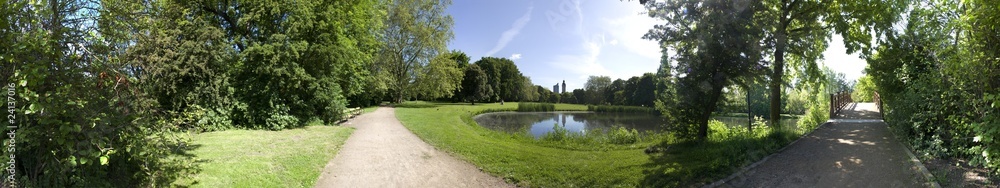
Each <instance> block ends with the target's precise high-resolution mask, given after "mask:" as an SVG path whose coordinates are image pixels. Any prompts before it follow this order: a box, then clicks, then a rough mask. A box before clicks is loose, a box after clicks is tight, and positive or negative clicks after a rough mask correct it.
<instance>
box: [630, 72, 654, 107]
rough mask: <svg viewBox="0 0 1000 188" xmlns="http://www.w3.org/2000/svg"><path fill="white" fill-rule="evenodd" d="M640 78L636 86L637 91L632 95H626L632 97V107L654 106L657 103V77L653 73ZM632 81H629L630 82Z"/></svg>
mask: <svg viewBox="0 0 1000 188" xmlns="http://www.w3.org/2000/svg"><path fill="white" fill-rule="evenodd" d="M633 78H635V77H633ZM638 78H639V79H638V82H637V83H636V84H635V85H636V86H635V91H634V92H633V93H631V95H629V94H626V95H627V96H630V97H628V99H630V100H631V101H632V102H631V103H630V105H634V106H646V107H652V106H654V101H656V76H655V75H654V74H653V73H645V74H642V76H641V77H638ZM631 80H632V79H629V81H630V82H631Z"/></svg>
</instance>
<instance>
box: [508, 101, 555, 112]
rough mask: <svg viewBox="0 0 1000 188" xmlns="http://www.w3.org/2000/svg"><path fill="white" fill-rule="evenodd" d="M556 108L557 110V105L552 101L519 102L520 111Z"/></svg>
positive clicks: (518, 108)
mask: <svg viewBox="0 0 1000 188" xmlns="http://www.w3.org/2000/svg"><path fill="white" fill-rule="evenodd" d="M555 110H556V105H555V104H552V103H532V102H520V103H517V111H518V112H548V111H555Z"/></svg>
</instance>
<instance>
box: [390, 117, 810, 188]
mask: <svg viewBox="0 0 1000 188" xmlns="http://www.w3.org/2000/svg"><path fill="white" fill-rule="evenodd" d="M400 106H406V107H400ZM397 107H399V108H396V116H397V118H399V119H400V121H402V122H403V125H404V126H406V127H407V128H408V129H409V130H410V131H412V132H413V133H415V134H416V135H417V136H419V137H420V138H421V139H423V140H424V141H426V142H428V143H429V144H431V145H433V146H435V147H436V148H438V149H442V150H445V151H448V152H450V153H453V154H454V155H455V156H456V157H459V158H462V159H464V160H466V161H469V162H471V163H473V164H475V165H476V166H479V167H480V168H482V169H483V170H484V171H486V172H488V173H490V174H492V175H494V176H498V177H502V178H504V179H505V180H507V181H508V182H510V183H514V184H517V185H519V186H526V187H619V186H626V187H635V186H643V187H677V186H697V185H699V184H702V183H706V182H710V181H714V180H716V179H719V178H722V177H725V176H727V175H729V174H730V173H732V172H735V170H737V169H738V168H740V167H742V166H744V165H748V164H750V163H752V162H754V161H757V160H759V159H760V158H762V157H763V156H766V155H767V154H769V153H772V152H774V151H776V150H777V149H778V148H780V147H781V146H784V145H786V144H787V143H788V142H790V140H794V139H793V138H797V137H798V135H799V134H797V133H789V132H781V131H773V132H772V131H767V132H764V131H761V132H762V133H759V135H757V136H738V135H740V134H735V133H733V132H729V131H727V130H726V131H715V132H716V134H713V135H723V136H713V138H719V139H708V140H706V141H702V142H694V141H689V142H679V141H676V140H674V139H672V138H671V137H669V136H664V137H661V138H660V140H661V141H660V142H636V143H634V144H632V145H631V146H630V147H605V146H601V145H603V144H595V145H593V146H590V147H595V148H601V149H588V148H577V147H558V146H554V145H553V144H552V142H546V141H539V140H535V139H532V138H531V137H529V136H524V135H518V134H510V133H503V132H498V131H492V130H489V129H486V128H483V127H481V126H477V124H476V123H475V122H474V121H472V118H471V116H472V115H474V114H476V113H479V112H484V111H514V110H516V108H517V104H515V103H512V102H508V103H506V104H505V105H500V104H496V103H493V104H477V105H467V104H454V103H447V104H446V103H423V102H417V103H408V104H403V105H397ZM411 107H412V108H411ZM432 108H433V109H432ZM555 108H556V110H557V111H568V110H578V111H579V110H587V107H586V106H584V105H572V104H556V106H555ZM734 132H735V131H734ZM722 133H731V134H722ZM724 135H730V136H724ZM732 135H737V136H732ZM744 135H748V134H744ZM648 146H653V147H648ZM647 148H654V149H652V150H653V151H654V152H651V154H647V153H646V152H645V151H646V150H647Z"/></svg>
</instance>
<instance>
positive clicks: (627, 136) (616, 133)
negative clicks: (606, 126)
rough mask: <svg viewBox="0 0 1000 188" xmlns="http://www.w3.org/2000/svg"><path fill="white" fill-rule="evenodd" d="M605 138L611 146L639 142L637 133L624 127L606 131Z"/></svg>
mask: <svg viewBox="0 0 1000 188" xmlns="http://www.w3.org/2000/svg"><path fill="white" fill-rule="evenodd" d="M607 138H608V142H609V143H612V144H634V143H636V142H638V141H639V131H637V130H635V129H631V130H629V129H628V128H625V127H617V128H612V129H611V130H610V131H608V136H607Z"/></svg>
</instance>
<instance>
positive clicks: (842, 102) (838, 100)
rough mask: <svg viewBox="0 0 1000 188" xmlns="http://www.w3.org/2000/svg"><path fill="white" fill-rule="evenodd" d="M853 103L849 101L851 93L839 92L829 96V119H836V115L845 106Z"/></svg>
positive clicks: (851, 100)
mask: <svg viewBox="0 0 1000 188" xmlns="http://www.w3.org/2000/svg"><path fill="white" fill-rule="evenodd" d="M852 102H854V100H853V99H851V92H848V91H840V92H837V93H834V94H830V119H833V118H834V117H837V113H840V111H841V110H843V109H844V107H847V104H850V103H852Z"/></svg>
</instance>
